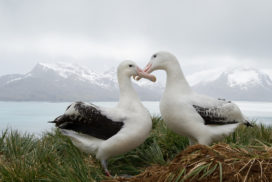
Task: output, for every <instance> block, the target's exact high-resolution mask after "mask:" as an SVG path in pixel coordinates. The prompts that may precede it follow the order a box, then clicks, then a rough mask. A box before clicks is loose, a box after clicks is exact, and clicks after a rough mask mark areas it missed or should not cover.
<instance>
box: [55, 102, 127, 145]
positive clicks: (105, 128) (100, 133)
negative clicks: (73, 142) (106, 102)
mask: <svg viewBox="0 0 272 182" xmlns="http://www.w3.org/2000/svg"><path fill="white" fill-rule="evenodd" d="M53 123H56V126H57V127H58V128H61V129H66V130H73V131H76V132H79V133H83V134H87V135H90V136H93V137H96V138H99V139H104V140H106V139H108V138H110V137H112V136H113V135H115V134H116V133H118V132H119V131H120V130H121V128H122V127H123V125H124V122H123V121H121V120H120V121H114V120H112V119H110V118H109V117H107V115H105V114H102V112H101V110H100V109H99V107H97V106H95V105H93V104H86V103H83V102H75V103H73V104H71V105H70V106H68V108H67V110H66V112H65V113H64V114H63V115H61V116H59V117H57V118H56V119H55V120H54V121H53Z"/></svg>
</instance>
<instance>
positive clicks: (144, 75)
mask: <svg viewBox="0 0 272 182" xmlns="http://www.w3.org/2000/svg"><path fill="white" fill-rule="evenodd" d="M136 70H137V74H138V75H137V76H133V78H134V79H135V80H140V79H138V78H146V79H148V80H150V81H152V82H155V81H156V77H155V76H154V75H151V74H149V73H147V72H145V71H143V70H142V69H141V68H139V67H137V68H136Z"/></svg>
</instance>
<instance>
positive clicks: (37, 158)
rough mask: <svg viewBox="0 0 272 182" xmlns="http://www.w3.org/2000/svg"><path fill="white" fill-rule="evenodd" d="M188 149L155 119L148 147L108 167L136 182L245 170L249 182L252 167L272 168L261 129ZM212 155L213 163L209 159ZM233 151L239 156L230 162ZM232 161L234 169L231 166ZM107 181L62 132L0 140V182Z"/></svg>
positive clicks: (269, 130)
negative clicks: (234, 165) (130, 176)
mask: <svg viewBox="0 0 272 182" xmlns="http://www.w3.org/2000/svg"><path fill="white" fill-rule="evenodd" d="M188 145H189V141H188V139H187V138H186V137H182V136H179V135H177V134H175V133H173V132H172V131H170V130H169V129H167V127H166V126H165V124H164V123H163V121H162V119H161V118H160V117H153V129H152V132H151V135H150V137H149V138H148V139H147V140H146V141H145V143H144V144H142V145H141V146H139V147H138V148H136V149H135V150H133V151H130V152H128V153H126V154H124V155H121V156H117V157H114V158H111V159H110V160H109V161H108V164H109V166H108V167H109V170H110V172H111V173H112V174H117V175H122V174H129V175H138V176H136V177H133V178H131V179H130V180H131V181H133V180H134V181H137V180H143V177H146V176H145V175H147V174H148V175H151V176H159V177H160V178H161V179H157V181H160V180H161V181H163V180H164V181H184V180H185V181H187V180H192V179H194V180H196V179H197V180H198V181H205V180H206V181H207V179H215V180H217V181H220V180H223V181H225V179H226V174H227V172H230V174H231V169H233V170H234V169H235V170H236V172H238V171H239V170H241V171H240V173H238V174H237V175H238V176H239V175H240V176H241V178H236V179H244V178H245V176H247V179H251V175H250V174H251V170H249V167H250V166H251V169H253V167H254V169H255V168H256V166H255V165H257V164H258V165H259V164H260V163H261V164H262V165H265V164H267V165H268V164H269V162H268V161H267V160H268V159H271V158H272V156H271V155H272V154H271V151H272V149H271V147H272V146H271V145H272V127H265V126H263V125H260V126H258V125H255V124H254V127H252V128H250V127H244V126H240V127H239V128H238V129H237V130H236V131H235V132H234V133H233V134H232V135H230V136H228V137H226V138H225V139H224V140H222V141H221V142H219V143H217V144H215V145H213V146H212V147H206V146H202V145H195V146H193V147H188ZM181 151H182V152H181ZM207 151H209V152H208V153H209V155H210V157H207ZM227 151H231V152H230V153H237V155H238V154H239V155H238V156H230V155H229V153H227ZM268 151H270V153H269V152H268ZM270 154H271V155H270ZM185 156H186V157H185ZM196 156H197V157H196ZM218 156H221V157H219V158H218ZM245 156H246V157H245ZM262 156H266V158H262ZM269 157H270V158H269ZM234 159H235V160H234ZM238 159H243V161H242V162H243V165H244V166H245V165H246V166H247V167H245V168H244V169H242V167H241V166H240V167H241V168H239V165H236V167H237V169H236V168H235V167H232V168H231V167H230V169H229V170H227V169H228V168H227V166H228V165H231V164H232V163H233V164H238V162H237V161H239V160H238ZM247 159H249V161H247ZM228 160H229V163H226V161H228ZM240 162H241V161H240ZM247 162H248V164H247ZM185 164H186V165H185ZM227 164H228V165H227ZM259 166H260V165H259ZM270 166H271V165H270ZM262 167H263V168H262V170H261V171H259V172H260V173H261V174H260V175H261V176H259V178H261V177H264V176H265V177H266V178H268V177H269V176H267V175H266V173H265V171H266V170H267V169H268V168H265V166H262ZM238 168H239V169H238ZM259 168H260V167H259ZM248 171H249V172H248ZM247 172H248V173H247ZM140 173H141V174H140ZM213 177H214V178H213ZM147 179H148V178H145V181H146V180H147ZM150 179H152V180H155V178H150ZM252 179H253V178H252ZM264 179H265V178H264ZM102 180H110V179H108V178H107V177H106V176H105V175H104V172H103V169H102V167H101V166H100V163H99V161H97V160H96V159H95V158H94V157H92V156H89V155H86V154H84V153H82V152H80V151H79V150H78V149H77V148H76V147H74V146H73V145H72V143H71V141H70V140H69V138H67V137H65V136H63V135H61V134H60V132H58V131H57V130H56V131H54V132H50V133H45V134H44V135H43V137H41V138H35V137H34V136H33V135H29V134H20V133H18V132H17V131H12V130H6V131H4V132H3V133H2V134H1V136H0V181H102ZM126 180H128V179H126ZM111 181H124V179H123V178H116V179H114V180H111ZM155 181H156V180H155ZM263 181H265V180H263Z"/></svg>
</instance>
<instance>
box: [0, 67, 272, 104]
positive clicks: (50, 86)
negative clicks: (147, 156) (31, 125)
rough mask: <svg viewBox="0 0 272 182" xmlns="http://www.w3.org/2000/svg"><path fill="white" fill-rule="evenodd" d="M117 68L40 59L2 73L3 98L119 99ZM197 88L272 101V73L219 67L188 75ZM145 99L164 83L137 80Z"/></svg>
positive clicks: (156, 94)
mask: <svg viewBox="0 0 272 182" xmlns="http://www.w3.org/2000/svg"><path fill="white" fill-rule="evenodd" d="M115 70H116V69H115V68H110V69H109V70H106V71H104V72H102V73H97V72H95V71H93V70H91V69H89V68H87V67H84V66H81V65H78V64H71V63H68V64H67V63H62V62H59V63H56V64H48V63H37V64H36V65H35V66H34V67H33V69H32V70H31V71H30V72H28V73H26V74H9V75H3V76H0V100H1V101H53V102H62V101H75V100H83V101H117V100H118V98H119V87H118V81H117V75H116V71H115ZM186 78H187V80H188V82H189V84H190V85H191V86H192V88H193V90H195V91H197V92H198V93H201V94H206V95H209V96H212V97H215V98H226V99H229V100H249V101H272V98H270V97H271V95H272V79H271V78H272V75H269V74H268V73H267V71H266V72H264V71H262V70H258V69H256V68H250V67H236V68H219V69H213V70H205V71H201V72H197V73H194V74H191V75H189V76H186ZM133 86H134V88H135V89H136V91H137V93H138V94H139V96H140V98H141V99H142V100H146V101H148V100H149V101H158V100H160V98H161V95H162V92H163V90H164V86H162V84H161V83H160V82H159V83H158V82H157V83H152V82H150V81H148V80H145V79H142V80H141V81H140V82H136V81H133Z"/></svg>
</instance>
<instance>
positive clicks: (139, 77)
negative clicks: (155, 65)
mask: <svg viewBox="0 0 272 182" xmlns="http://www.w3.org/2000/svg"><path fill="white" fill-rule="evenodd" d="M151 66H152V64H151V63H149V64H147V65H146V66H145V68H144V73H145V74H148V75H149V73H150V72H151V69H150V68H151ZM152 76H153V75H152ZM154 77H155V76H154ZM141 78H142V76H141V75H139V76H136V78H134V79H135V80H137V81H139V80H140V79H141ZM151 81H152V80H151ZM155 81H156V77H155ZM155 81H153V82H155Z"/></svg>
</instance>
